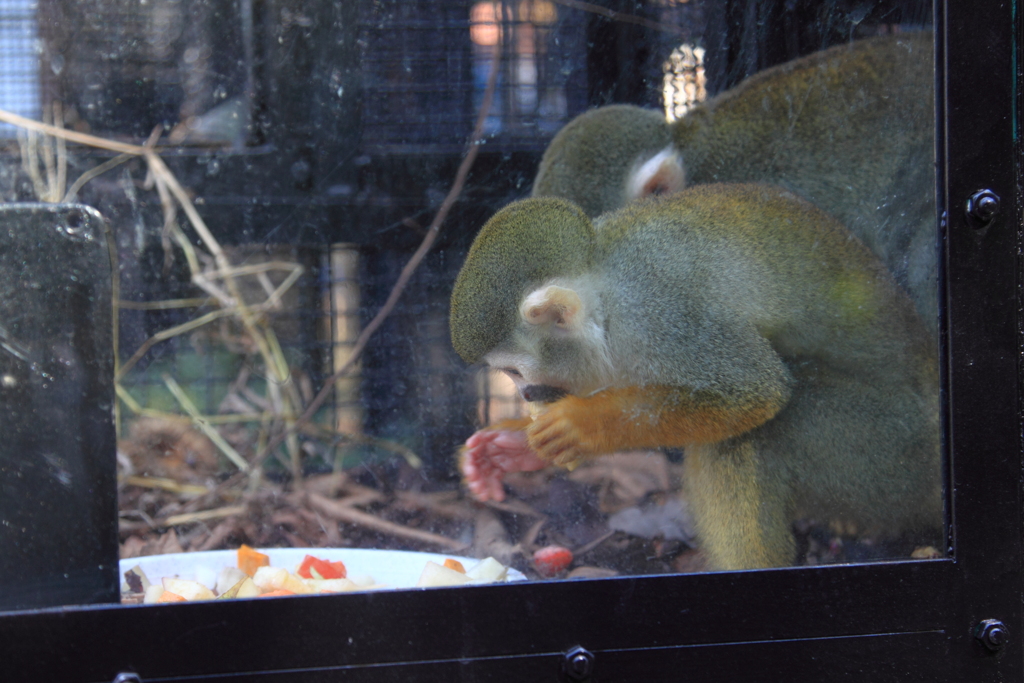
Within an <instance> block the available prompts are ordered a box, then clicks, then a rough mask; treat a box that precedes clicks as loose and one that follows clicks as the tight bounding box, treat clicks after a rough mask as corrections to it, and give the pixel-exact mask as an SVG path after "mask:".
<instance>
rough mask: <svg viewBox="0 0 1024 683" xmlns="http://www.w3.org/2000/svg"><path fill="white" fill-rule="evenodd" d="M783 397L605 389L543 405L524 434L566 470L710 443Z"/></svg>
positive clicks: (772, 410)
mask: <svg viewBox="0 0 1024 683" xmlns="http://www.w3.org/2000/svg"><path fill="white" fill-rule="evenodd" d="M785 398H786V397H785V395H784V393H783V392H782V391H779V392H777V393H776V394H775V395H771V396H769V397H768V398H761V397H751V398H744V400H736V399H725V398H722V397H719V396H716V395H713V394H699V393H695V392H689V391H687V390H685V389H681V388H679V387H668V386H646V387H621V388H613V389H605V390H604V391H600V392H598V393H596V394H593V395H590V396H566V397H565V398H563V399H560V400H558V401H556V402H554V403H552V404H550V405H548V406H546V407H545V409H544V410H543V411H542V412H541V413H540V414H539V415H538V416H537V417H536V419H534V421H533V424H531V425H529V426H528V427H527V429H526V437H527V441H528V443H529V445H530V447H531V448H532V449H533V450H534V451H535V452H536V454H537V456H539V457H540V458H541V459H543V460H547V461H548V462H551V463H553V464H555V465H559V466H561V467H568V468H570V469H571V468H572V467H574V466H575V465H576V464H578V463H579V461H580V460H582V459H584V458H588V457H592V456H595V455H603V454H605V453H615V452H617V451H625V450H634V449H647V448H661V447H677V446H687V445H691V444H699V443H716V442H718V441H722V440H723V439H727V438H729V437H732V436H736V435H738V434H742V433H743V432H745V431H747V430H749V429H753V428H754V427H756V426H758V425H760V424H763V423H764V422H765V421H767V420H769V419H770V418H771V417H773V416H774V415H775V414H776V413H777V412H778V411H779V410H780V409H781V407H782V405H784V403H785Z"/></svg>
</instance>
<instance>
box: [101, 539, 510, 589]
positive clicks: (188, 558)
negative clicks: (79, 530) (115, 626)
mask: <svg viewBox="0 0 1024 683" xmlns="http://www.w3.org/2000/svg"><path fill="white" fill-rule="evenodd" d="M257 550H259V551H260V552H261V553H264V554H266V555H268V556H270V566H271V567H284V568H285V569H287V570H288V571H290V572H292V573H294V572H295V570H297V569H298V568H299V564H301V563H302V558H304V557H305V556H306V555H312V556H314V557H319V558H320V559H321V560H327V561H329V562H333V561H337V560H341V561H342V562H344V563H345V569H346V570H348V575H349V578H358V577H362V576H371V577H373V580H374V581H375V582H376V583H378V584H384V585H386V586H387V587H388V588H413V587H415V586H416V582H417V581H418V580H419V578H420V574H422V573H423V568H424V567H425V566H426V564H427V562H428V561H431V562H436V563H437V564H444V561H445V560H446V559H449V558H451V559H454V560H458V561H459V562H461V563H462V566H463V567H465V568H466V569H472V568H473V567H475V566H476V565H477V563H479V562H480V560H476V559H473V558H470V557H459V556H457V555H440V554H437V553H416V552H408V551H402V550H371V549H367V548H257ZM237 564H238V552H237V551H236V550H209V551H206V552H198V553H172V554H169V555H149V556H146V557H131V558H128V559H125V560H121V561H120V570H121V583H122V584H123V583H124V573H125V572H126V571H128V570H129V569H131V568H132V567H135V566H136V565H138V566H140V567H142V571H144V572H145V573H146V577H147V578H148V579H149V580H150V582H151V583H157V582H158V581H160V579H162V578H165V577H176V578H179V579H192V580H194V581H198V582H199V583H202V584H203V585H205V586H206V587H207V588H210V589H212V588H213V585H214V583H216V581H217V574H218V572H220V570H221V569H223V568H224V567H234V566H237ZM525 580H526V577H525V576H524V575H523V574H522V572H519V571H517V570H515V569H512V568H511V567H509V570H508V579H507V581H525ZM123 588H124V586H122V589H123Z"/></svg>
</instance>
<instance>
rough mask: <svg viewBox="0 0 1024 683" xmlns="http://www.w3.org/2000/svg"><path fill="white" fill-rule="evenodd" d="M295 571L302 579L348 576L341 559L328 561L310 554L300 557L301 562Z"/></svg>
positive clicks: (342, 577)
mask: <svg viewBox="0 0 1024 683" xmlns="http://www.w3.org/2000/svg"><path fill="white" fill-rule="evenodd" d="M295 573H296V574H298V575H299V576H301V577H302V578H304V579H344V578H345V577H346V576H348V570H346V569H345V563H344V562H342V561H341V560H337V561H334V562H328V561H327V560H321V559H320V558H319V557H313V556H312V555H306V556H305V557H304V558H302V564H300V565H299V570H298V571H297V572H295Z"/></svg>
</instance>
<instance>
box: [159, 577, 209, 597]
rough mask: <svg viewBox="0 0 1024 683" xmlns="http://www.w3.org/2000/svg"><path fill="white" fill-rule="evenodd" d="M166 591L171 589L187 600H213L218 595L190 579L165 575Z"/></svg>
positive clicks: (163, 582)
mask: <svg viewBox="0 0 1024 683" xmlns="http://www.w3.org/2000/svg"><path fill="white" fill-rule="evenodd" d="M161 583H162V584H163V586H164V590H165V591H170V592H171V593H175V594H177V595H180V596H181V597H183V598H185V599H186V600H213V599H214V598H215V597H217V596H216V595H214V594H213V591H212V590H210V589H209V588H207V587H206V586H204V585H203V584H201V583H199V582H198V581H190V580H188V579H174V578H170V577H166V576H165V577H164V578H163V579H162V581H161Z"/></svg>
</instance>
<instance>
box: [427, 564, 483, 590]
mask: <svg viewBox="0 0 1024 683" xmlns="http://www.w3.org/2000/svg"><path fill="white" fill-rule="evenodd" d="M470 581H472V579H471V578H470V577H469V576H467V575H466V574H460V573H459V572H457V571H455V570H454V569H449V568H448V567H442V566H441V565H439V564H438V563H436V562H430V561H428V562H427V566H425V567H424V568H423V573H422V574H420V579H419V581H417V582H416V586H417V587H418V588H437V587H438V586H461V585H462V584H464V583H469V582H470Z"/></svg>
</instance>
